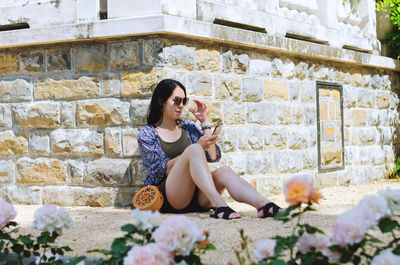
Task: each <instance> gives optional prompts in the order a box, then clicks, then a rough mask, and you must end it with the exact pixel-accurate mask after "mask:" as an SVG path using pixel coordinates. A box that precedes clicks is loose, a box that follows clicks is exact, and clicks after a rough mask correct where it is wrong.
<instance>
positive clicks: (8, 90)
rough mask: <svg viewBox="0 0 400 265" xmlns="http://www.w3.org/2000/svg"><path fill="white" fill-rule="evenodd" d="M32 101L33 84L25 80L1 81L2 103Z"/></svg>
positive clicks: (0, 94) (0, 100)
mask: <svg viewBox="0 0 400 265" xmlns="http://www.w3.org/2000/svg"><path fill="white" fill-rule="evenodd" d="M31 100H32V84H31V83H30V82H27V81H26V80H24V79H16V80H13V81H0V102H21V101H31Z"/></svg>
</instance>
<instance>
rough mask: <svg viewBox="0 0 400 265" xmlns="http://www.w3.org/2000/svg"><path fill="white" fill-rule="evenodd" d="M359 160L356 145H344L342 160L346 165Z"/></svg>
mask: <svg viewBox="0 0 400 265" xmlns="http://www.w3.org/2000/svg"><path fill="white" fill-rule="evenodd" d="M358 161H359V151H358V147H350V146H346V147H345V148H344V162H345V163H346V165H351V164H355V163H356V162H358Z"/></svg>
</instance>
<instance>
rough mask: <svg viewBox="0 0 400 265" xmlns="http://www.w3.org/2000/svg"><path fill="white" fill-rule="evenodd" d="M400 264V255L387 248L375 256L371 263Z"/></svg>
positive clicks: (380, 264) (383, 264)
mask: <svg viewBox="0 0 400 265" xmlns="http://www.w3.org/2000/svg"><path fill="white" fill-rule="evenodd" d="M398 264H400V256H398V255H395V254H393V252H392V251H390V250H388V249H386V250H383V251H381V252H380V253H379V255H377V256H375V257H374V258H373V259H372V261H371V265H398Z"/></svg>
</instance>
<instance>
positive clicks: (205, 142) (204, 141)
mask: <svg viewBox="0 0 400 265" xmlns="http://www.w3.org/2000/svg"><path fill="white" fill-rule="evenodd" d="M217 141H218V135H206V134H205V135H203V136H202V137H200V138H199V140H198V141H197V143H198V144H199V145H201V147H203V150H207V149H209V148H210V147H211V146H212V145H214V144H215V143H216V142H217Z"/></svg>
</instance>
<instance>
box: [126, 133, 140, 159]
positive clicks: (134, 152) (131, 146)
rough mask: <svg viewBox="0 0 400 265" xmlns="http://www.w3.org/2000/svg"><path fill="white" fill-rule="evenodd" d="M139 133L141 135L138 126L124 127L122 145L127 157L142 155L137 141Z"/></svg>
mask: <svg viewBox="0 0 400 265" xmlns="http://www.w3.org/2000/svg"><path fill="white" fill-rule="evenodd" d="M138 135H139V129H138V128H125V129H122V145H123V147H124V150H123V155H124V156H125V157H129V156H140V152H139V146H138V143H137V137H138Z"/></svg>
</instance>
